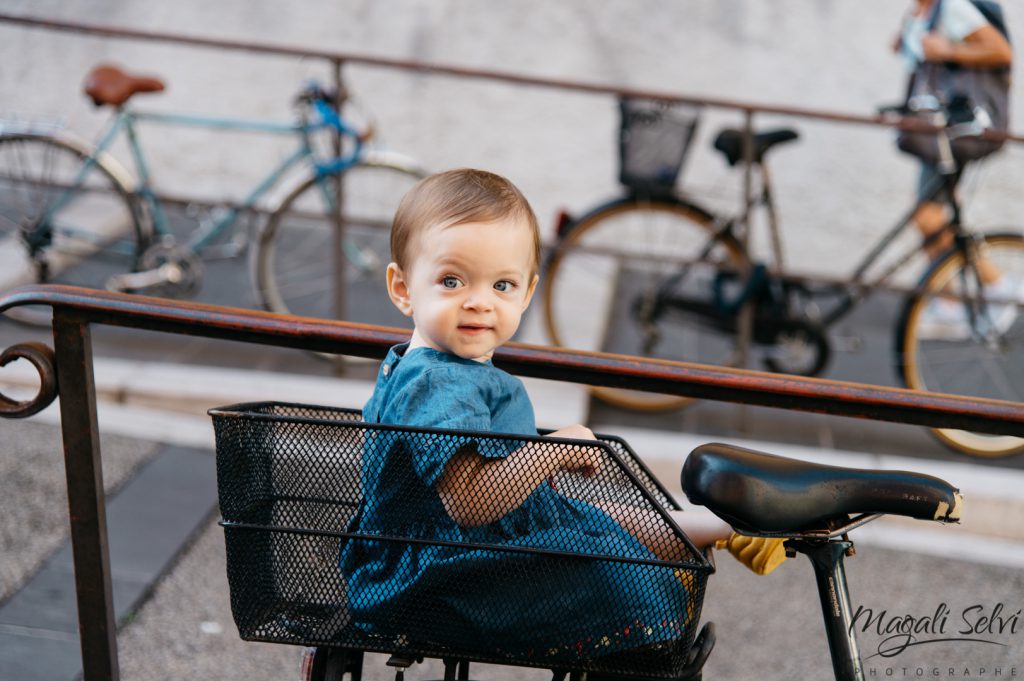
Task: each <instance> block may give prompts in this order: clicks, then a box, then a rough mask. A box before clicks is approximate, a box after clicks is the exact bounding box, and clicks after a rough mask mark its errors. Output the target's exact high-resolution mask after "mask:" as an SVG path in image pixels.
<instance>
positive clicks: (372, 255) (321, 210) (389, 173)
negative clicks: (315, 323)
mask: <svg viewBox="0 0 1024 681" xmlns="http://www.w3.org/2000/svg"><path fill="white" fill-rule="evenodd" d="M422 177H423V173H421V172H420V171H419V170H417V169H416V168H415V167H413V166H407V165H397V164H393V163H386V162H376V161H369V162H363V163H360V164H359V165H356V166H353V167H351V168H349V169H348V170H346V171H344V173H343V174H342V177H341V179H342V196H343V199H344V201H343V207H342V217H343V220H344V234H345V239H344V242H343V243H342V249H343V251H342V252H343V258H339V257H338V256H337V255H336V248H335V246H334V239H335V235H334V229H335V219H334V217H333V215H334V206H336V205H337V200H336V196H335V177H326V178H311V179H309V180H307V181H306V182H305V183H303V184H302V185H300V186H299V187H298V188H297V189H296V190H295V191H293V192H292V193H291V194H290V195H289V196H288V197H287V198H286V199H285V200H284V201H283V202H282V203H281V205H280V207H279V208H278V209H277V210H276V211H274V213H273V214H272V215H271V216H270V219H269V220H268V222H267V226H266V229H264V230H263V233H262V234H261V235H260V241H259V247H258V248H257V250H256V256H255V257H256V263H255V266H256V273H255V276H256V283H257V286H258V287H259V290H258V294H259V297H260V299H261V300H262V301H263V305H264V306H265V307H266V309H268V310H270V311H271V312H277V313H280V314H295V315H302V316H306V317H320V318H324V319H344V320H345V321H360V322H367V323H391V324H392V325H393V324H394V322H395V320H396V317H397V319H398V321H403V320H404V319H405V318H404V317H402V315H401V313H399V312H398V311H397V310H395V311H394V313H393V314H391V309H392V308H393V307H394V306H392V305H391V303H390V301H389V300H388V298H387V291H386V290H385V286H384V272H385V269H386V268H387V265H388V262H390V260H391V248H390V230H391V219H392V218H393V217H394V214H395V209H396V208H398V203H399V201H401V199H402V196H404V195H405V193H406V192H407V191H408V190H409V188H410V187H412V186H413V185H414V184H415V183H416V182H417V181H419V180H420V178H422ZM339 261H340V263H341V266H342V267H344V272H345V285H344V288H345V297H344V300H343V301H342V304H343V308H344V313H343V314H341V315H339V314H338V303H337V300H336V296H335V292H334V290H335V278H334V268H335V267H336V266H337V265H338V263H339ZM378 303H379V304H378Z"/></svg>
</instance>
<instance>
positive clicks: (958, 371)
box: [895, 234, 1024, 458]
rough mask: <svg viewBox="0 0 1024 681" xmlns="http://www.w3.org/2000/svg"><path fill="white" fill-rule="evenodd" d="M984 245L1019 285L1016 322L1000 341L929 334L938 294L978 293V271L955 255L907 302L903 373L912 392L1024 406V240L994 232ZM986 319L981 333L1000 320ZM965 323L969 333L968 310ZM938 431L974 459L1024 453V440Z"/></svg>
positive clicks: (900, 356) (899, 334)
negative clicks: (926, 317) (929, 313)
mask: <svg viewBox="0 0 1024 681" xmlns="http://www.w3.org/2000/svg"><path fill="white" fill-rule="evenodd" d="M979 245H980V247H981V248H982V249H983V252H984V255H985V258H986V259H987V260H989V261H990V262H992V263H993V264H995V265H996V267H998V268H999V269H1000V270H1001V271H1002V273H1003V276H1009V277H1011V279H1010V280H1011V281H1014V282H1016V285H1017V286H1016V288H1017V293H1016V301H1017V314H1016V317H1015V318H1013V317H1012V315H1011V316H1009V317H1003V320H1004V322H1003V324H1004V325H1005V320H1007V319H1009V320H1010V321H1009V326H1008V327H1007V328H1005V329H1000V330H999V337H998V339H996V340H992V339H988V340H986V339H983V338H982V337H981V336H975V335H973V334H970V333H965V334H962V335H961V336H959V337H957V336H955V335H951V334H948V333H947V334H946V336H947V337H944V338H943V337H936V336H935V333H934V332H929V331H928V330H927V329H925V328H923V326H922V317H923V314H924V312H925V310H926V308H927V306H928V305H929V304H930V303H931V301H933V300H936V299H937V298H936V293H937V292H943V293H946V294H949V295H960V296H966V297H971V296H973V295H974V292H975V291H976V290H977V285H976V283H973V282H976V281H977V280H976V279H975V278H974V275H973V273H972V272H966V273H964V272H963V270H964V260H965V259H964V254H963V252H961V251H959V250H956V249H954V250H950V251H949V252H947V253H946V254H945V255H944V256H942V257H941V258H940V259H939V260H937V261H936V262H935V263H934V264H933V265H932V266H931V267H930V268H929V269H928V271H927V272H926V273H925V274H924V276H923V277H922V279H921V283H920V285H919V287H918V289H919V290H918V292H916V293H914V294H911V295H910V296H909V297H908V298H907V301H906V302H905V303H904V307H903V311H902V313H901V315H900V318H899V323H898V324H897V331H896V339H895V340H896V357H895V359H896V369H897V372H898V374H899V376H900V378H901V379H902V380H903V383H904V385H905V386H906V387H908V388H913V389H916V390H929V391H934V392H944V393H954V394H958V395H966V396H968V397H981V398H991V399H1003V400H1010V401H1013V402H1024V237H1022V236H1021V235H1019V234H990V235H985V236H984V237H983V240H982V242H981V244H979ZM962 273H963V274H965V275H966V276H965V278H963V277H961V274H962ZM964 281H966V282H967V286H966V287H965V286H963V284H962V283H961V282H964ZM998 302H999V301H997V302H996V303H993V305H992V307H993V308H995V312H994V313H993V314H996V313H998V312H1000V311H1002V309H1001V308H998V307H996V306H997V305H998ZM985 309H986V310H988V308H985ZM978 315H979V317H978V319H979V321H978V322H977V325H978V326H979V328H980V327H982V325H984V324H989V323H990V322H989V321H986V320H989V319H991V318H992V317H991V316H990V315H989V314H988V313H987V312H984V313H983V312H979V313H978ZM963 317H964V320H965V321H964V324H965V328H969V325H968V323H967V322H966V319H967V317H968V314H967V310H966V307H965V308H964V312H963ZM995 328H999V327H998V326H997V327H995ZM932 432H933V433H934V434H935V436H936V437H937V438H938V439H939V440H940V441H942V442H943V443H944V444H946V445H947V446H949V447H951V448H952V449H955V450H957V451H959V452H961V453H964V454H968V455H970V456H977V457H985V458H1002V457H1007V456H1012V455H1014V454H1020V453H1022V452H1024V438H1022V437H1015V436H1012V435H990V434H985V433H975V432H970V431H965V430H956V429H952V428H934V429H932Z"/></svg>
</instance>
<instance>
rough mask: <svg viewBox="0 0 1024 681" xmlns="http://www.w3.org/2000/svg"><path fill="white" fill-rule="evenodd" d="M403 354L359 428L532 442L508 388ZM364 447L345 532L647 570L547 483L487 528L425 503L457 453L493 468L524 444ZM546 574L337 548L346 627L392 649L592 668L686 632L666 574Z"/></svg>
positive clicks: (591, 566) (514, 384)
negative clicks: (358, 506)
mask: <svg viewBox="0 0 1024 681" xmlns="http://www.w3.org/2000/svg"><path fill="white" fill-rule="evenodd" d="M406 348H407V344H403V345H398V346H395V347H393V348H392V349H391V350H390V352H389V353H388V356H387V358H386V359H385V360H384V363H383V364H382V365H381V369H380V372H379V373H378V376H377V383H376V387H375V389H374V393H373V396H372V397H371V398H370V400H369V402H367V403H366V406H365V407H364V409H363V418H364V420H365V421H366V422H368V423H379V424H389V425H400V426H406V427H424V428H446V429H458V430H463V431H485V432H487V433H507V434H514V435H525V436H531V437H535V436H536V435H537V428H536V425H535V422H534V415H533V407H532V405H531V403H530V400H529V397H528V396H527V394H526V391H525V389H524V388H523V384H522V382H521V381H519V379H517V378H514V377H513V376H511V375H509V374H508V373H506V372H504V371H501V370H500V369H497V368H495V367H494V366H493V365H492V364H491V363H490V362H487V363H481V362H476V361H473V360H466V359H462V358H460V357H458V356H456V355H451V354H447V353H443V352H439V351H437V350H433V349H430V348H416V349H414V350H412V351H411V352H409V353H408V354H405V350H406ZM376 437H377V438H383V440H378V441H377V442H375V443H374V444H373V445H372V446H371V445H369V444H367V445H366V446H365V447H364V461H363V498H364V502H363V506H362V510H361V513H360V516H359V517H358V518H357V521H356V527H355V528H353V529H354V531H357V532H366V533H372V534H377V535H384V536H401V537H414V538H422V539H432V540H442V541H451V542H457V543H461V544H465V543H472V544H489V545H492V546H493V545H500V546H517V547H528V548H532V549H542V550H556V551H572V552H577V553H593V554H602V555H617V556H628V557H635V558H638V559H652V558H654V556H653V554H651V552H650V551H649V550H648V549H647V548H646V547H644V546H643V545H642V544H640V543H639V542H638V541H637V540H636V539H635V538H634V537H633V536H632V535H630V534H629V533H628V532H626V531H625V530H624V529H623V528H622V526H621V525H619V524H618V523H617V522H616V521H615V520H613V519H612V518H611V517H610V516H609V515H607V514H606V513H604V512H603V511H601V510H600V509H598V508H597V507H595V506H592V505H590V504H587V503H584V502H581V501H578V500H574V499H570V498H568V497H565V496H563V495H561V494H559V493H558V492H557V491H556V490H555V489H554V488H553V487H552V486H551V485H550V484H548V483H543V484H541V485H540V486H539V487H538V488H537V489H536V490H535V491H534V492H532V493H531V494H530V496H529V497H527V499H526V500H525V501H524V502H523V504H522V505H520V506H519V507H518V508H516V509H514V510H512V511H511V512H509V513H508V514H506V515H505V516H504V517H502V518H500V519H498V520H497V521H495V522H492V523H490V524H487V525H482V526H478V527H460V526H459V525H458V524H457V523H456V522H455V521H454V520H453V519H452V518H451V517H450V516H449V515H448V513H447V512H446V510H445V508H444V506H443V505H442V503H441V500H440V497H439V496H438V494H437V493H436V491H434V485H435V483H436V482H437V481H438V479H439V478H440V477H441V475H442V473H443V471H444V467H445V465H446V464H447V462H448V461H449V460H450V459H451V458H452V456H454V455H455V454H456V453H457V452H459V451H462V450H463V449H464V448H466V447H468V446H472V447H474V451H475V453H476V454H478V455H480V456H483V457H485V458H491V459H498V458H504V457H507V456H508V455H509V454H510V453H511V452H512V451H515V450H517V449H519V448H520V447H522V446H523V444H524V443H523V442H522V441H517V440H515V439H511V440H486V441H476V440H474V439H473V438H472V436H471V435H468V434H467V435H465V436H458V437H452V438H449V439H447V440H444V439H442V440H440V441H437V440H435V441H432V442H430V443H429V445H428V444H425V443H424V441H423V440H422V439H421V438H413V437H411V436H408V435H405V434H403V433H401V432H395V431H387V432H379V433H378V434H377V436H376ZM545 560H547V561H550V560H552V559H551V558H548V557H544V556H538V555H536V554H530V553H528V552H505V551H494V550H487V549H485V548H475V547H466V546H437V545H424V544H415V543H406V542H401V543H399V542H386V541H366V540H361V541H349V542H346V544H345V548H344V549H343V551H342V555H341V568H342V570H343V572H344V574H345V576H346V578H347V580H348V601H349V608H350V611H351V615H352V618H353V621H354V623H355V624H356V625H357V626H359V627H360V628H362V629H363V630H364V631H366V632H368V633H372V634H375V635H378V636H384V637H388V638H391V639H396V638H401V639H402V640H408V641H417V640H420V641H422V640H427V641H433V642H434V643H440V644H446V643H447V644H455V643H456V642H457V643H458V644H459V645H460V646H462V647H465V646H467V645H469V646H474V645H477V646H479V647H481V648H482V649H486V650H488V651H491V652H495V651H497V650H503V651H506V652H517V653H521V652H523V651H537V652H538V654H542V652H541V651H542V650H543V651H546V652H543V654H564V653H565V651H567V650H570V649H571V651H572V653H573V654H587V655H593V654H595V649H596V648H600V650H599V651H598V653H597V654H603V653H610V652H614V651H617V650H622V649H625V648H631V647H636V646H640V645H645V644H649V643H654V642H659V641H665V640H672V639H676V638H678V637H679V636H680V633H681V631H682V629H683V628H684V627H685V626H687V625H688V624H689V623H688V622H681V621H680V617H679V612H680V606H679V603H680V600H681V599H685V598H686V595H687V594H686V591H685V589H683V587H682V585H681V583H680V581H679V580H678V579H677V578H676V577H675V575H674V572H673V571H672V570H671V569H665V568H661V569H658V570H652V569H651V568H650V567H649V566H638V565H634V564H631V563H621V562H590V561H588V562H582V561H581V562H579V567H578V569H575V565H574V566H573V570H571V571H568V572H571V576H570V577H566V573H567V571H566V570H565V569H562V570H552V569H545V563H544V561H545ZM547 565H548V566H549V567H550V563H548V564H547ZM553 613H557V614H558V616H553ZM638 625H640V626H638ZM421 626H422V627H425V628H423V629H421V628H420V627H421ZM623 631H625V632H626V635H625V636H623V633H622V632H623ZM631 631H632V633H630V632H631ZM438 639H444V640H438ZM584 644H585V645H586V646H587V649H586V650H584V649H583V648H582V646H584Z"/></svg>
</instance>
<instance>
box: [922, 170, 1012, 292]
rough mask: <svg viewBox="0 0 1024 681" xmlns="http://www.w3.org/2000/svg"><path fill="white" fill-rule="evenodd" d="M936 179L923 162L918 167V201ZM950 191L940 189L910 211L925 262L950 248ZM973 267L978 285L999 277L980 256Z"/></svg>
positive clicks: (995, 270)
mask: <svg viewBox="0 0 1024 681" xmlns="http://www.w3.org/2000/svg"><path fill="white" fill-rule="evenodd" d="M938 177H939V172H938V170H936V168H935V166H932V165H929V164H927V163H922V164H921V172H920V174H919V176H918V180H917V196H918V200H920V199H921V198H922V197H923V195H924V193H925V191H926V190H927V189H928V188H929V186H930V185H931V184H932V183H933V182H935V181H936V180H937V179H938ZM950 191H956V187H955V186H954V187H953V188H952V189H944V190H943V191H942V192H940V193H939V194H938V195H937V196H935V197H934V198H935V200H934V201H924V202H922V203H921V205H919V206H918V207H917V210H916V211H915V212H914V217H913V221H914V225H915V226H916V227H917V229H918V231H920V232H921V237H922V238H923V240H924V245H923V248H924V252H925V253H926V254H927V255H928V260H929V261H932V262H934V261H935V260H936V259H937V258H939V256H941V255H942V254H943V253H945V252H946V251H948V250H949V249H950V248H951V247H952V246H953V232H952V231H951V230H948V229H946V227H948V226H949V220H950V217H951V215H950V211H949V204H950V201H951V199H952V197H951V196H950V195H949V192H950ZM977 267H978V277H979V278H980V279H981V283H982V285H985V286H988V285H989V284H994V283H996V282H997V281H998V280H999V278H1000V276H1001V275H1002V272H1000V270H999V268H998V267H996V266H995V264H993V263H992V261H991V260H989V259H988V258H986V257H984V256H983V255H982V256H980V257H979V258H978V263H977Z"/></svg>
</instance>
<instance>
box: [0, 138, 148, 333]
mask: <svg viewBox="0 0 1024 681" xmlns="http://www.w3.org/2000/svg"><path fill="white" fill-rule="evenodd" d="M90 158H92V159H93V161H92V165H91V167H88V168H87V167H86V164H87V162H88V159H90ZM131 187H132V180H131V178H130V177H128V176H127V174H126V173H125V172H124V171H123V170H121V169H120V166H117V165H116V164H115V163H114V161H113V160H112V159H108V158H105V157H104V156H99V157H96V156H94V155H93V154H92V151H91V149H90V148H89V146H88V145H86V144H85V143H82V142H78V141H77V140H74V139H72V138H69V137H63V136H58V135H56V134H49V133H35V132H17V133H5V134H3V135H0V263H2V265H0V273H3V274H2V275H0V279H2V281H0V289H7V288H11V287H13V286H17V285H21V284H27V283H55V284H70V285H74V286H85V287H88V288H99V289H102V288H105V287H106V283H107V281H108V280H109V279H110V277H111V276H113V275H115V274H123V273H125V272H132V271H134V270H135V269H136V266H137V264H138V259H139V257H140V255H141V253H142V251H143V249H144V247H145V245H146V243H147V238H146V233H147V232H146V231H145V230H143V227H142V222H141V220H140V218H139V213H138V209H137V206H136V203H135V200H134V199H133V195H132V189H131ZM44 220H46V223H44ZM44 225H46V226H44ZM47 226H48V228H49V236H45V232H43V231H42V230H44V229H47ZM33 237H41V238H40V242H39V244H38V245H37V247H36V248H35V249H34V252H33V248H32V247H31V246H30V245H29V239H31V238H33ZM7 314H8V316H10V317H11V318H13V319H15V320H18V321H21V322H24V323H28V324H34V325H49V324H50V319H51V316H52V315H51V311H50V309H49V308H32V307H24V308H17V309H15V310H10V311H8V312H7Z"/></svg>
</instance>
